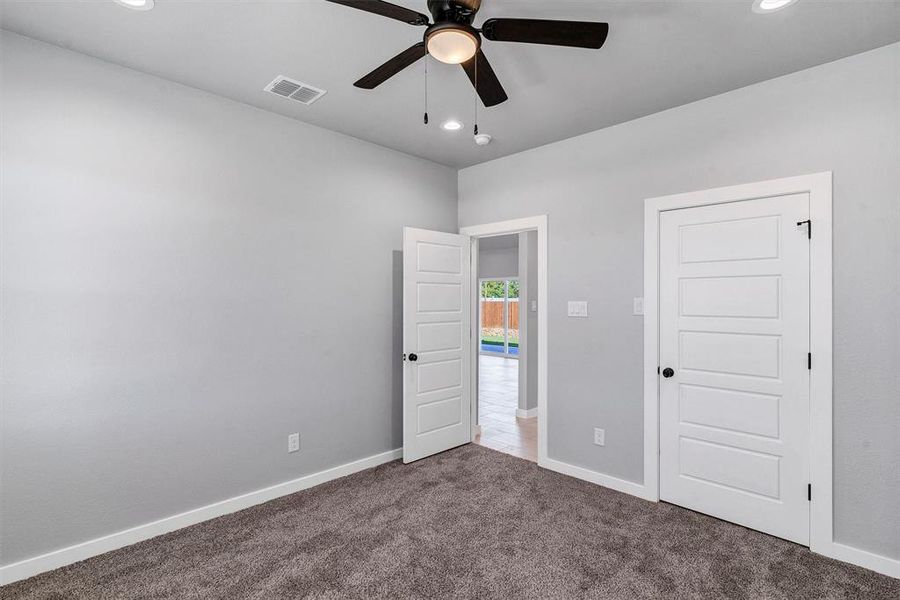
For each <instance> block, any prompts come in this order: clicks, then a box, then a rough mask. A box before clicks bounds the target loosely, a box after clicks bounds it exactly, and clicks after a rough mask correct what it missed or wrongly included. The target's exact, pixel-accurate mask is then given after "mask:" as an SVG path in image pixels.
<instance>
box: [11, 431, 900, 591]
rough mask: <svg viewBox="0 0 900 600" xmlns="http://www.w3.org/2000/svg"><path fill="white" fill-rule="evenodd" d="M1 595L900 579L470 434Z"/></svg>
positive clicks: (806, 584) (772, 586)
mask: <svg viewBox="0 0 900 600" xmlns="http://www.w3.org/2000/svg"><path fill="white" fill-rule="evenodd" d="M0 597H2V598H3V599H4V600H24V599H36V598H41V599H55V598H60V599H62V598H65V599H80V598H85V599H88V598H90V599H92V600H97V599H107V598H109V599H112V598H115V599H129V600H131V599H150V598H154V599H156V598H179V599H181V598H185V599H189V598H203V599H206V598H222V599H225V598H227V599H249V598H253V599H267V600H269V599H280V598H367V599H368V598H441V599H449V598H479V599H490V598H516V599H518V598H566V599H574V598H597V599H599V598H610V599H611V598H615V599H628V598H666V599H678V598H685V599H687V598H691V599H700V598H715V599H721V598H783V599H790V600H800V599H805V598H809V599H812V598H816V599H825V598H864V599H866V600H877V599H884V600H898V598H900V580H896V579H891V578H889V577H885V576H882V575H878V574H876V573H873V572H871V571H867V570H865V569H861V568H858V567H854V566H851V565H848V564H845V563H841V562H837V561H833V560H830V559H827V558H823V557H821V556H818V555H815V554H812V553H811V552H809V550H807V549H805V548H802V547H800V546H797V545H796V544H792V543H790V542H786V541H783V540H780V539H777V538H773V537H770V536H767V535H764V534H761V533H757V532H754V531H750V530H747V529H744V528H742V527H739V526H736V525H731V524H729V523H725V522H722V521H718V520H716V519H713V518H711V517H707V516H704V515H700V514H697V513H694V512H691V511H688V510H684V509H682V508H678V507H675V506H671V505H668V504H664V503H660V504H654V503H650V502H645V501H642V500H639V499H637V498H634V497H632V496H628V495H625V494H620V493H618V492H614V491H611V490H608V489H605V488H602V487H598V486H595V485H591V484H589V483H585V482H583V481H579V480H576V479H572V478H570V477H566V476H564V475H559V474H557V473H553V472H550V471H546V470H543V469H539V468H538V467H537V465H535V464H534V463H530V462H527V461H524V460H521V459H518V458H514V457H512V456H508V455H506V454H501V453H498V452H495V451H493V450H489V449H487V448H483V447H480V446H475V445H469V446H464V447H462V448H458V449H456V450H451V451H449V452H445V453H443V454H440V455H438V456H434V457H432V458H429V459H426V460H423V461H420V462H418V463H415V464H411V465H405V466H404V465H403V464H401V463H399V462H394V463H390V464H387V465H383V466H381V467H377V468H375V469H371V470H368V471H364V472H361V473H357V474H355V475H351V476H349V477H345V478H343V479H338V480H335V481H332V482H329V483H326V484H324V485H321V486H318V487H316V488H313V489H310V490H306V491H303V492H299V493H297V494H293V495H291V496H286V497H284V498H280V499H278V500H274V501H272V502H268V503H266V504H263V505H260V506H256V507H253V508H250V509H247V510H244V511H241V512H238V513H235V514H232V515H227V516H224V517H221V518H218V519H214V520H212V521H208V522H206V523H201V524H199V525H195V526H192V527H189V528H186V529H182V530H179V531H176V532H173V533H170V534H167V535H163V536H160V537H157V538H154V539H151V540H148V541H145V542H141V543H139V544H136V545H134V546H130V547H128V548H123V549H121V550H117V551H114V552H110V553H107V554H104V555H102V556H97V557H95V558H91V559H89V560H86V561H83V562H80V563H77V564H74V565H71V566H69V567H65V568H62V569H58V570H56V571H52V572H50V573H46V574H43V575H39V576H37V577H34V578H32V579H29V580H26V581H22V582H19V583H15V584H12V585H9V586H6V587H4V588H0Z"/></svg>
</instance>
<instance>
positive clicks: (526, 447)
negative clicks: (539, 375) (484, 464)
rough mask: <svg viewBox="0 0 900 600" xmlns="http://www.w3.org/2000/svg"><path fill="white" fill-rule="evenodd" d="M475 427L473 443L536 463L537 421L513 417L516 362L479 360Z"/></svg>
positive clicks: (515, 390)
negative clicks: (478, 431)
mask: <svg viewBox="0 0 900 600" xmlns="http://www.w3.org/2000/svg"><path fill="white" fill-rule="evenodd" d="M478 369H479V372H478V424H479V425H480V426H481V433H480V434H479V435H477V436H476V437H475V443H476V444H479V445H481V446H485V447H487V448H492V449H494V450H499V451H500V452H505V453H507V454H512V455H513V456H518V457H519V458H524V459H525V460H530V461H532V462H537V418H536V417H535V418H531V419H520V418H517V417H516V408H517V407H518V397H519V361H517V360H515V359H510V358H503V357H500V356H484V355H482V356H480V357H479V362H478Z"/></svg>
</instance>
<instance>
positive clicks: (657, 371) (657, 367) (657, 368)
mask: <svg viewBox="0 0 900 600" xmlns="http://www.w3.org/2000/svg"><path fill="white" fill-rule="evenodd" d="M656 374H657V375H659V365H657V366H656Z"/></svg>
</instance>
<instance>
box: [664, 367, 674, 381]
mask: <svg viewBox="0 0 900 600" xmlns="http://www.w3.org/2000/svg"><path fill="white" fill-rule="evenodd" d="M674 374H675V371H673V370H672V367H666V368H665V369H663V377H665V378H666V379H668V378H669V377H671V376H672V375H674Z"/></svg>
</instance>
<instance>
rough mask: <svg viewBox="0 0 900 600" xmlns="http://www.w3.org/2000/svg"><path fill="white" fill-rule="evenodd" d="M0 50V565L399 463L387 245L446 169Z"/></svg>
mask: <svg viewBox="0 0 900 600" xmlns="http://www.w3.org/2000/svg"><path fill="white" fill-rule="evenodd" d="M0 43H2V48H0V49H2V115H0V116H2V127H3V129H2V148H0V151H2V172H3V180H2V230H0V233H2V265H0V266H2V275H3V286H2V297H0V302H2V306H3V315H2V317H3V321H2V341H0V344H2V345H0V360H2V364H3V380H2V414H0V420H2V431H0V438H2V448H0V450H2V460H3V462H2V472H0V478H2V481H0V489H2V492H0V505H2V513H0V522H2V532H0V538H2V547H0V553H2V558H0V563H2V564H9V563H11V562H15V561H18V560H21V559H24V558H27V557H30V556H34V555H37V554H40V553H43V552H47V551H50V550H54V549H56V548H60V547H64V546H68V545H71V544H74V543H77V542H83V541H86V540H88V539H90V538H94V537H97V536H100V535H104V534H109V533H112V532H115V531H118V530H121V529H124V528H127V527H131V526H134V525H138V524H142V523H145V522H148V521H151V520H154V519H159V518H162V517H166V516H168V515H172V514H175V513H178V512H181V511H185V510H189V509H192V508H195V507H198V506H202V505H205V504H208V503H211V502H215V501H218V500H223V499H225V498H228V497H231V496H235V495H237V494H241V493H244V492H248V491H252V490H255V489H258V488H261V487H264V486H268V485H271V484H275V483H279V482H283V481H287V480H290V479H293V478H296V477H300V476H302V475H304V474H307V473H311V472H315V471H320V470H322V469H325V468H327V467H331V466H335V465H339V464H343V463H346V462H349V461H353V460H356V459H359V458H363V457H366V456H370V455H373V454H376V453H380V452H384V451H387V450H392V449H394V448H397V447H399V446H400V445H401V439H402V432H401V421H402V417H401V410H400V409H401V380H400V377H399V375H400V364H399V362H398V359H399V357H400V355H401V348H400V343H401V340H400V335H399V334H400V331H401V328H400V319H401V314H400V299H401V296H400V277H401V275H402V270H401V268H400V266H401V262H400V261H401V257H400V249H401V238H402V231H401V228H402V227H403V226H404V225H411V226H416V227H424V228H429V229H438V230H443V231H455V230H456V220H457V200H456V193H457V189H456V183H457V179H456V172H455V171H454V170H451V169H448V168H444V167H441V166H438V165H435V164H433V163H429V162H427V161H424V160H419V159H415V158H412V157H409V156H406V155H403V154H399V153H397V152H394V151H390V150H386V149H384V148H381V147H378V146H374V145H371V144H368V143H364V142H360V141H358V140H355V139H352V138H349V137H346V136H342V135H339V134H335V133H331V132H328V131H325V130H323V129H319V128H316V127H312V126H309V125H305V124H302V123H300V122H298V121H295V120H291V119H288V118H284V117H279V116H276V115H273V114H270V113H266V112H264V111H260V110H257V109H254V108H250V107H248V106H245V105H242V104H238V103H235V102H231V101H228V100H224V99H222V98H219V97H216V96H212V95H210V94H206V93H203V92H199V91H197V90H194V89H190V88H186V87H183V86H179V85H177V84H174V83H171V82H168V81H165V80H162V79H157V78H154V77H151V76H148V75H143V74H140V73H137V72H134V71H130V70H127V69H123V68H120V67H117V66H114V65H111V64H108V63H104V62H101V61H98V60H95V59H91V58H88V57H86V56H83V55H79V54H74V53H70V52H67V51H64V50H61V49H59V48H55V47H53V46H48V45H44V44H41V43H37V42H33V41H30V40H27V39H26V38H21V37H17V36H15V35H12V34H8V33H3V34H2V41H0ZM323 102H327V97H326V99H325V100H323ZM310 110H315V107H312V108H310ZM360 357H363V358H360ZM294 431H299V432H300V434H301V444H302V451H301V452H300V453H299V454H288V453H287V436H288V434H289V433H291V432H294Z"/></svg>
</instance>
